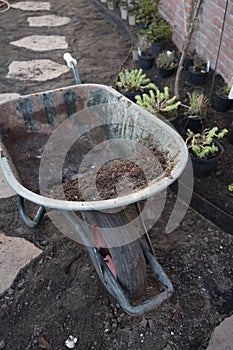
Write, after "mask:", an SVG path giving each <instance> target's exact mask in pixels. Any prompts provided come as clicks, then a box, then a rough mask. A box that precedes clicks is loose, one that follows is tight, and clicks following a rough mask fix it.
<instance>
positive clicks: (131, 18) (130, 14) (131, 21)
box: [128, 8, 136, 26]
mask: <svg viewBox="0 0 233 350" xmlns="http://www.w3.org/2000/svg"><path fill="white" fill-rule="evenodd" d="M135 18H136V15H135V10H134V9H132V8H129V9H128V21H129V25H130V26H135V24H136V19H135Z"/></svg>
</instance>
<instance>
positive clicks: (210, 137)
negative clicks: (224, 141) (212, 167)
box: [186, 126, 228, 159]
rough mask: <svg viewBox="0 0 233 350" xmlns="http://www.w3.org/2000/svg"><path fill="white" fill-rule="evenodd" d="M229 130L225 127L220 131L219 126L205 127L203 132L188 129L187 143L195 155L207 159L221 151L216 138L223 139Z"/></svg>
mask: <svg viewBox="0 0 233 350" xmlns="http://www.w3.org/2000/svg"><path fill="white" fill-rule="evenodd" d="M227 132H228V130H227V129H223V130H222V131H219V132H218V127H217V126H215V127H213V128H212V129H210V130H208V129H205V130H203V131H202V132H201V133H197V134H195V133H193V132H192V131H191V130H189V129H188V131H187V135H188V137H187V139H186V144H187V146H188V149H189V150H191V152H192V153H193V155H194V156H196V157H198V158H201V159H207V158H211V157H213V156H215V155H216V154H217V153H218V152H219V148H218V146H217V145H216V144H215V143H214V139H215V138H217V139H221V138H223V137H224V136H225V135H226V134H227Z"/></svg>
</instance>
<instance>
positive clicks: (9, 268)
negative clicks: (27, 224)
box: [0, 232, 42, 294]
mask: <svg viewBox="0 0 233 350" xmlns="http://www.w3.org/2000/svg"><path fill="white" fill-rule="evenodd" d="M41 252H42V251H41V250H40V249H38V248H37V247H35V246H34V244H32V243H30V242H28V241H26V240H25V239H24V238H19V237H8V236H6V235H4V234H3V233H1V232H0V294H1V293H3V292H4V291H5V290H6V289H8V288H9V287H10V286H11V284H12V282H13V281H14V279H15V277H16V275H17V273H18V272H19V270H20V269H21V268H22V267H24V266H25V265H27V264H28V263H29V262H30V261H31V260H32V259H34V258H35V257H37V256H38V255H39V254H40V253H41Z"/></svg>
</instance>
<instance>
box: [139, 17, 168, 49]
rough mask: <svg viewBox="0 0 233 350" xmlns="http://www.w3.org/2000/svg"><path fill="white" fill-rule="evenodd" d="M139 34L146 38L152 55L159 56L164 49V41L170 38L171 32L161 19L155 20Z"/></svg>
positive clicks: (166, 23) (165, 22)
mask: <svg viewBox="0 0 233 350" xmlns="http://www.w3.org/2000/svg"><path fill="white" fill-rule="evenodd" d="M141 33H142V34H144V35H146V36H147V37H148V40H149V41H150V43H151V52H152V53H153V54H159V53H160V52H161V51H162V50H163V49H164V46H165V43H166V41H168V40H170V39H171V37H172V30H171V28H170V26H169V24H168V22H167V21H165V20H164V19H163V18H162V17H157V18H155V19H154V20H153V22H151V24H150V25H149V26H148V28H146V29H144V30H141Z"/></svg>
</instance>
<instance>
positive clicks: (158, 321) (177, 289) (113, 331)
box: [0, 0, 233, 350]
mask: <svg viewBox="0 0 233 350" xmlns="http://www.w3.org/2000/svg"><path fill="white" fill-rule="evenodd" d="M51 4H52V11H53V13H54V14H58V15H64V14H65V15H66V16H70V17H71V23H70V24H69V25H67V27H65V29H64V28H60V29H59V27H58V28H52V29H49V32H50V33H56V34H58V33H60V34H61V33H62V35H66V37H67V38H68V41H69V47H70V48H71V53H72V54H73V55H74V57H76V58H78V59H79V61H78V65H79V70H80V76H81V79H82V81H83V82H95V83H104V84H107V85H113V84H114V82H115V80H116V75H117V73H118V71H119V69H120V67H121V66H122V65H123V64H124V63H125V60H126V58H127V56H128V53H129V51H130V40H129V37H128V36H126V35H125V34H123V32H122V31H120V30H119V28H117V27H116V26H115V25H112V24H111V23H110V22H109V21H107V20H106V18H105V17H103V16H102V15H101V14H99V13H98V12H97V11H96V10H95V8H94V7H92V6H91V5H90V2H89V1H84V0H79V1H75V2H74V1H72V0H69V1H66V2H65V3H64V2H61V1H60V0H59V1H56V2H55V1H51ZM34 15H36V13H35V14H34ZM1 16H2V15H1ZM26 17H27V14H26V13H25V12H20V11H16V10H10V11H8V12H7V13H6V14H5V15H4V17H3V20H1V24H0V28H1V31H2V33H3V34H2V35H1V44H0V45H1V48H4V57H3V56H2V57H1V65H0V79H1V86H0V92H1V93H3V92H18V93H20V94H28V93H32V92H37V91H46V90H49V89H52V88H58V87H62V86H68V85H73V83H74V79H73V76H72V73H68V74H66V75H63V76H62V77H60V78H58V79H56V80H54V81H50V82H49V81H47V82H44V83H39V84H38V83H33V82H30V81H26V82H20V81H18V80H13V81H12V80H8V79H6V78H5V75H6V73H7V69H8V65H9V64H10V62H11V61H12V60H14V59H21V60H26V59H29V58H30V59H32V58H45V57H46V58H50V59H55V58H56V61H57V62H59V63H62V54H63V52H62V51H61V50H58V51H57V52H56V53H54V52H46V53H44V52H43V53H37V52H33V51H28V50H26V49H19V48H15V47H11V46H9V42H10V41H12V40H16V39H17V38H19V37H22V36H23V35H25V36H26V35H29V34H31V33H32V32H34V30H35V29H34V30H33V29H32V28H29V27H28V24H27V22H26ZM44 30H45V29H40V28H38V29H37V34H38V33H42V32H44ZM127 64H128V66H131V65H132V64H131V62H129V61H127ZM150 74H152V75H154V74H155V75H154V76H155V77H156V70H155V71H153V72H150ZM182 79H183V80H182V81H181V85H182V86H183V87H184V88H186V87H187V86H188V85H187V76H185V75H183V78H182ZM167 83H168V84H172V79H171V80H169V81H167ZM160 84H163V82H160ZM13 88H14V91H12V89H13ZM229 116H230V114H229ZM214 118H215V119H216V118H217V117H216V114H215V116H214ZM223 118H226V119H227V118H230V117H228V116H223ZM226 124H227V125H229V119H227V121H226ZM226 147H231V146H228V145H227V144H226ZM174 203H175V197H174V195H173V194H172V193H170V192H169V193H168V194H167V201H166V207H165V209H164V211H163V213H162V215H161V217H160V219H159V221H158V222H157V223H156V224H155V226H154V227H153V228H152V229H151V230H150V232H149V233H150V236H151V239H152V243H153V246H154V248H155V251H156V254H157V258H158V261H159V262H160V263H161V265H162V266H163V268H164V269H165V271H166V273H167V275H168V276H169V278H170V280H171V282H172V284H173V287H174V294H173V295H172V297H171V298H170V300H168V301H167V302H165V303H164V304H163V305H162V306H161V307H160V308H159V309H158V310H155V311H154V312H149V313H147V314H145V315H144V316H139V317H131V316H129V315H127V314H126V313H125V312H124V311H122V309H121V308H120V306H119V305H118V303H117V302H116V300H115V299H114V298H113V297H111V295H110V294H109V293H108V292H107V291H106V290H105V288H104V287H103V285H102V283H101V282H100V280H99V279H98V277H97V274H96V272H95V270H94V267H93V265H92V264H91V260H90V258H89V256H88V254H87V252H86V249H85V247H83V246H82V245H80V244H78V243H76V242H73V241H71V240H69V239H68V238H66V237H64V236H62V234H61V233H60V232H59V231H58V230H57V229H56V228H55V227H54V225H53V224H52V223H51V221H50V219H49V218H48V217H47V216H45V218H44V219H43V221H42V223H41V224H40V225H39V226H38V227H37V228H35V229H30V228H28V227H27V226H26V225H25V224H24V223H23V222H22V220H21V218H20V217H19V213H18V209H17V203H16V198H15V197H12V198H8V199H1V200H0V218H1V220H0V229H1V230H2V231H3V232H4V233H5V234H7V235H9V236H17V237H24V238H25V239H27V240H29V241H31V242H33V243H34V244H35V245H36V246H37V247H39V248H40V249H42V250H43V253H42V254H41V255H40V256H39V257H38V258H36V259H35V260H33V261H32V262H31V263H30V264H29V265H27V266H25V267H24V268H23V269H22V270H21V271H20V272H19V274H18V275H17V277H16V279H15V281H14V283H13V284H12V286H11V288H10V289H8V290H7V291H5V293H3V294H2V295H1V296H0V324H1V327H0V348H1V349H4V350H12V349H13V350H39V349H48V350H49V349H53V350H63V349H65V348H66V347H65V346H64V342H65V340H66V339H67V338H68V336H69V335H73V336H75V337H77V338H78V342H77V344H76V348H77V349H80V350H84V349H93V350H100V349H106V350H107V349H108V350H113V349H121V350H126V349H133V350H139V349H140V350H201V349H205V348H206V347H207V344H208V340H209V338H210V335H211V333H212V331H213V329H214V328H215V326H216V325H217V324H219V323H220V322H221V320H222V319H223V318H225V317H226V316H229V315H231V314H232V310H233V305H232V290H233V278H232V277H233V276H232V256H233V244H232V243H233V237H232V236H231V235H230V234H228V233H226V232H223V231H222V230H221V229H219V228H217V227H216V226H214V225H213V224H212V223H211V222H209V221H206V220H205V219H204V218H202V217H201V216H200V215H199V214H197V213H196V212H194V211H193V210H192V209H191V208H190V209H189V210H188V211H187V213H186V216H185V218H184V219H183V221H182V222H181V223H180V225H179V226H178V227H177V228H176V229H175V231H173V232H171V233H169V234H166V233H165V227H166V223H167V221H168V218H169V215H170V213H171V210H172V208H173V206H174ZM32 210H34V208H32V206H30V208H29V212H30V211H32ZM1 278H2V277H1Z"/></svg>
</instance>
